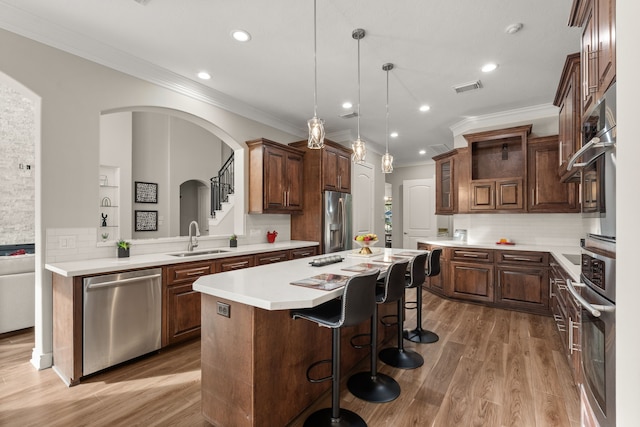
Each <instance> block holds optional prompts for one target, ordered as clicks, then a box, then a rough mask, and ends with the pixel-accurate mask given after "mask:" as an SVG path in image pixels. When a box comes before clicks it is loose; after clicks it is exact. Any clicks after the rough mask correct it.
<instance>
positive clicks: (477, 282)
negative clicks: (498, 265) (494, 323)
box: [444, 248, 494, 302]
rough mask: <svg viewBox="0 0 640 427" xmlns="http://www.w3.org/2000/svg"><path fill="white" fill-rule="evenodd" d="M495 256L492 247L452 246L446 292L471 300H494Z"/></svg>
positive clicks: (448, 294) (452, 295)
mask: <svg viewBox="0 0 640 427" xmlns="http://www.w3.org/2000/svg"><path fill="white" fill-rule="evenodd" d="M493 256H494V251H492V250H490V249H471V248H469V249H468V248H451V249H450V250H449V257H450V264H449V274H448V281H447V282H446V283H445V284H444V287H445V294H446V295H447V296H450V297H453V298H459V299H463V300H469V301H481V302H493V299H494V284H493V282H494V279H493V274H494V272H493V270H494V269H493Z"/></svg>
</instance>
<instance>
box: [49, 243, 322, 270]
mask: <svg viewBox="0 0 640 427" xmlns="http://www.w3.org/2000/svg"><path fill="white" fill-rule="evenodd" d="M308 246H318V242H307V241H303V240H290V241H283V242H275V243H259V244H254V245H241V246H239V247H237V248H229V247H220V248H199V249H198V250H195V251H194V253H198V252H206V251H207V250H212V249H221V250H224V251H225V252H223V253H219V254H202V255H192V256H186V257H177V256H172V255H170V254H171V253H179V251H175V252H168V253H158V254H146V255H135V256H131V257H129V258H116V257H113V258H96V259H88V260H80V261H66V262H59V263H51V264H45V268H46V269H47V270H49V271H52V272H54V273H56V274H59V275H61V276H65V277H73V276H87V275H91V274H100V273H109V272H112V271H120V270H130V269H133V268H144V267H157V266H160V265H167V264H179V263H183V262H192V261H202V260H208V259H217V258H228V257H233V256H239V255H251V254H258V253H262V252H273V251H283V250H288V249H298V248H304V247H308Z"/></svg>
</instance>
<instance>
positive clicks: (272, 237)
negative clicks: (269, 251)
mask: <svg viewBox="0 0 640 427" xmlns="http://www.w3.org/2000/svg"><path fill="white" fill-rule="evenodd" d="M277 235H278V233H277V232H276V231H274V232H273V233H272V232H270V231H267V242H269V243H273V242H275V241H276V236H277Z"/></svg>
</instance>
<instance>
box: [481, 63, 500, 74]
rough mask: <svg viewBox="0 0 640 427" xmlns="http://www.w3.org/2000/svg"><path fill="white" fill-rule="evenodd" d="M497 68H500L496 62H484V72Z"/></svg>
mask: <svg viewBox="0 0 640 427" xmlns="http://www.w3.org/2000/svg"><path fill="white" fill-rule="evenodd" d="M496 68H498V64H494V63H492V62H491V63H489V64H484V65H483V66H482V72H484V73H490V72H491V71H493V70H495V69H496Z"/></svg>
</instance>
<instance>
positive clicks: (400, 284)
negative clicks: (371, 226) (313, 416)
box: [378, 260, 424, 369]
mask: <svg viewBox="0 0 640 427" xmlns="http://www.w3.org/2000/svg"><path fill="white" fill-rule="evenodd" d="M398 264H399V263H398ZM408 264H409V260H407V261H404V262H403V266H404V269H402V270H400V268H398V269H395V270H394V271H389V274H388V275H387V277H386V278H385V284H386V283H387V281H388V282H389V284H388V287H389V288H390V289H393V290H394V294H393V295H394V298H389V299H387V300H386V301H385V302H392V301H397V305H398V315H397V318H398V321H397V323H396V326H397V328H398V334H397V335H398V346H397V347H389V348H385V349H383V350H381V351H380V353H379V354H378V357H380V360H382V361H383V362H384V363H386V364H387V365H390V366H393V367H395V368H400V369H415V368H419V367H420V366H422V365H423V364H424V358H423V357H422V355H420V353H416V352H415V351H413V350H406V349H405V348H404V340H403V338H402V329H403V328H404V290H405V283H406V282H405V273H406V271H407V265H408ZM392 267H393V265H392ZM389 270H391V268H389ZM391 325H392V324H387V326H391Z"/></svg>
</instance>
